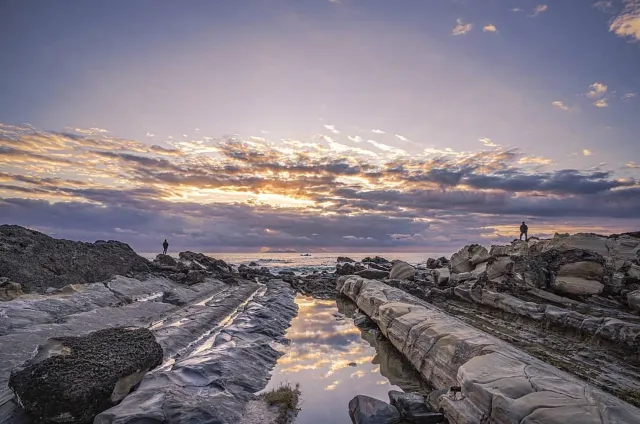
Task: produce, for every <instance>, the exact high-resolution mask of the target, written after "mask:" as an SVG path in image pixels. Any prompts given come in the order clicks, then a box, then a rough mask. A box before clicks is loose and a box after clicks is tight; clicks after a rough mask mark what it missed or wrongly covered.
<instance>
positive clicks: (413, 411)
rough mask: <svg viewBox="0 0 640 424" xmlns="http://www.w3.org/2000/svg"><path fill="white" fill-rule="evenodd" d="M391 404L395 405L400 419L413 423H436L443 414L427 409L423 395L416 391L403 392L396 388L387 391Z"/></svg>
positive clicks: (442, 417) (440, 419)
mask: <svg viewBox="0 0 640 424" xmlns="http://www.w3.org/2000/svg"><path fill="white" fill-rule="evenodd" d="M389 400H390V401H391V405H392V406H395V407H396V409H397V410H398V412H400V415H401V416H402V419H403V420H405V421H408V422H410V423H415V424H436V423H439V422H441V421H442V420H443V419H444V416H443V415H442V414H439V413H435V412H433V411H431V410H430V409H429V406H428V405H427V404H426V403H425V401H424V396H422V395H420V394H418V393H403V392H399V391H397V390H391V391H390V392H389Z"/></svg>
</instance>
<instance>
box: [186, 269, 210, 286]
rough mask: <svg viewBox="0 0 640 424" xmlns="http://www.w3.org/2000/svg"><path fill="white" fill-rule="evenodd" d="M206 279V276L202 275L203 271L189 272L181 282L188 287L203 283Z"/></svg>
mask: <svg viewBox="0 0 640 424" xmlns="http://www.w3.org/2000/svg"><path fill="white" fill-rule="evenodd" d="M205 277H206V274H205V273H204V271H193V270H191V271H189V272H188V273H187V276H186V277H185V279H184V280H183V282H184V283H185V284H187V285H189V286H191V285H193V284H199V283H203V282H204V279H205Z"/></svg>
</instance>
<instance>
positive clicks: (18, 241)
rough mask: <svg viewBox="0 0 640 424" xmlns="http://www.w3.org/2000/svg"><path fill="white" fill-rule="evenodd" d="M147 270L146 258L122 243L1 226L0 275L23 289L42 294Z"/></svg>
mask: <svg viewBox="0 0 640 424" xmlns="http://www.w3.org/2000/svg"><path fill="white" fill-rule="evenodd" d="M149 270H150V263H149V261H148V260H146V259H145V258H143V257H141V256H139V255H138V254H136V253H135V252H134V251H133V249H131V247H129V245H127V244H125V243H121V242H118V241H96V242H95V243H83V242H78V241H70V240H61V239H54V238H52V237H49V236H47V235H46V234H42V233H40V232H38V231H33V230H29V229H26V228H23V227H19V226H17V225H0V276H1V277H6V278H8V279H9V280H11V281H13V282H15V283H18V284H20V285H21V286H22V290H23V291H25V292H37V293H44V291H45V290H46V289H47V288H49V287H53V288H59V287H63V286H66V285H69V284H84V283H94V282H98V281H104V280H108V279H109V278H111V277H113V276H114V275H127V274H130V275H133V274H136V273H145V272H148V271H149Z"/></svg>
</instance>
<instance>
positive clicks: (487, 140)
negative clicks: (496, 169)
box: [478, 137, 500, 147]
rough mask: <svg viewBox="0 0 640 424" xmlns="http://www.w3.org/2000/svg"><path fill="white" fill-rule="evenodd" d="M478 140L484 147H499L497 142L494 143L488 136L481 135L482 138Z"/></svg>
mask: <svg viewBox="0 0 640 424" xmlns="http://www.w3.org/2000/svg"><path fill="white" fill-rule="evenodd" d="M478 141H480V142H481V143H482V144H484V145H485V146H486V147H500V145H499V144H496V143H494V142H493V141H491V139H490V138H487V137H483V138H481V139H479V140H478Z"/></svg>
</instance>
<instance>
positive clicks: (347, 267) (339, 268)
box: [336, 262, 366, 275]
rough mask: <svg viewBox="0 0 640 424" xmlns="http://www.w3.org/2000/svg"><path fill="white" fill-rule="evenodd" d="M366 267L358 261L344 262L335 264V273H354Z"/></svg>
mask: <svg viewBox="0 0 640 424" xmlns="http://www.w3.org/2000/svg"><path fill="white" fill-rule="evenodd" d="M364 269H366V268H365V267H364V265H362V264H359V263H357V262H356V263H354V264H351V263H344V264H338V265H336V275H355V274H356V272H358V271H362V270H364Z"/></svg>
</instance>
